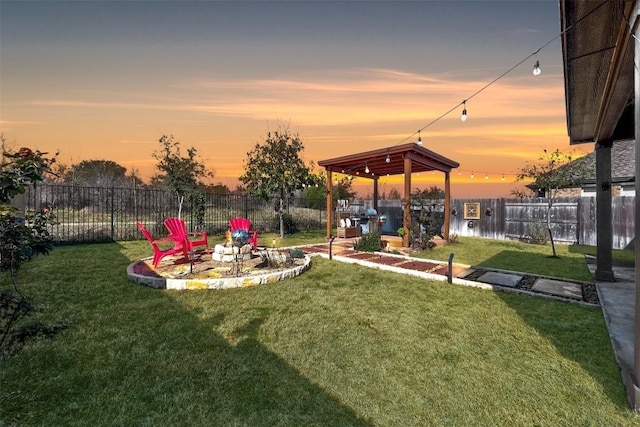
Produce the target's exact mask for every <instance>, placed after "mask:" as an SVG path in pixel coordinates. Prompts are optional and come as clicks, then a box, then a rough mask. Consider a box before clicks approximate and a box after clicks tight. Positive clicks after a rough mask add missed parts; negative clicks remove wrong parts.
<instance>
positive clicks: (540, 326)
mask: <svg viewBox="0 0 640 427" xmlns="http://www.w3.org/2000/svg"><path fill="white" fill-rule="evenodd" d="M525 255H526V257H527V258H528V259H527V260H525V259H522V260H521V262H522V263H523V264H522V265H530V264H531V263H532V262H540V261H542V260H546V262H547V263H549V264H550V265H553V264H554V263H559V262H562V260H563V259H564V258H560V259H556V258H548V257H547V256H546V255H543V254H525ZM519 256H521V254H519V253H516V254H502V253H501V254H498V255H496V256H495V257H493V258H490V259H487V260H485V261H484V262H483V263H482V264H483V265H486V266H492V267H495V266H496V265H500V263H501V262H503V261H504V259H511V261H510V262H513V260H514V259H517V257H519ZM531 257H538V258H540V260H532V259H531ZM500 258H502V260H501V259H500ZM525 263H526V264H525ZM511 265H517V264H511ZM554 268H557V266H554V267H553V268H551V269H550V272H549V273H548V275H549V276H554V275H555V276H556V277H557V276H559V275H558V274H553V271H554ZM585 268H586V263H585ZM508 269H509V270H512V271H513V270H514V269H513V267H510V268H508ZM496 294H497V295H498V297H500V298H501V299H502V300H503V302H504V303H505V304H506V305H507V306H508V307H510V308H511V309H513V310H514V312H515V313H517V314H518V316H519V317H520V318H521V319H522V320H523V321H524V322H526V324H527V325H529V326H530V327H532V328H534V329H535V330H536V332H538V333H539V334H540V335H541V336H543V337H545V338H546V339H547V340H548V341H549V342H550V343H552V344H553V346H554V347H555V348H556V349H557V350H558V352H559V353H560V354H561V355H562V356H563V357H566V358H567V359H569V360H572V361H574V362H576V363H578V364H579V365H580V366H581V367H582V369H584V370H585V372H587V373H588V374H589V375H590V376H591V377H592V378H593V379H595V380H596V381H597V382H598V383H599V384H600V385H601V386H602V389H603V390H604V393H605V394H606V395H607V397H608V398H610V399H611V401H612V402H615V404H616V405H618V406H619V407H620V408H625V409H626V408H627V404H626V397H625V392H624V388H623V385H622V382H621V380H620V375H619V372H618V369H617V366H616V362H615V357H614V355H613V353H612V349H611V344H610V341H609V336H608V333H607V328H606V325H605V324H604V319H603V317H602V313H601V311H600V309H599V308H594V307H584V306H579V305H576V304H570V303H566V302H559V301H550V300H547V299H542V298H535V297H530V296H520V295H515V294H512V293H508V292H497V293H496Z"/></svg>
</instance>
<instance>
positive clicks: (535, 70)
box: [533, 60, 542, 76]
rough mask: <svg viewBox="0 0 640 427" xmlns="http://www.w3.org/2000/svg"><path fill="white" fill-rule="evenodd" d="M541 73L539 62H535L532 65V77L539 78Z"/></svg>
mask: <svg viewBox="0 0 640 427" xmlns="http://www.w3.org/2000/svg"><path fill="white" fill-rule="evenodd" d="M540 73H542V69H541V68H540V61H538V60H536V63H535V64H533V75H534V76H539V75H540Z"/></svg>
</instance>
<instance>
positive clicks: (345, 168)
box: [318, 143, 460, 247]
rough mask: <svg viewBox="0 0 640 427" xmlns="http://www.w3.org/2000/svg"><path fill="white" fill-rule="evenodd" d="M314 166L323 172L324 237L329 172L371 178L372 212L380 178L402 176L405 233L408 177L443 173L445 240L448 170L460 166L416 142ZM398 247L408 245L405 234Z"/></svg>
mask: <svg viewBox="0 0 640 427" xmlns="http://www.w3.org/2000/svg"><path fill="white" fill-rule="evenodd" d="M318 164H319V165H320V166H323V167H324V168H325V169H326V171H327V238H329V237H330V236H331V232H332V230H333V223H332V217H333V215H332V214H333V200H332V197H331V189H332V187H333V177H332V173H333V172H336V173H343V174H350V175H352V176H356V177H358V178H367V179H371V180H372V181H373V208H374V209H375V210H376V211H377V210H378V179H379V178H380V177H381V176H390V175H401V174H404V195H403V203H402V204H403V209H404V214H403V227H404V228H405V230H408V229H409V227H410V225H411V206H410V198H411V174H412V173H414V172H415V173H418V172H430V171H439V172H443V173H444V177H445V178H444V195H445V197H444V237H445V239H448V238H449V224H450V217H449V212H450V206H451V177H450V174H451V169H455V168H457V167H458V166H460V164H459V163H458V162H455V161H453V160H450V159H447V158H446V157H444V156H441V155H440V154H437V153H434V152H433V151H431V150H428V149H426V148H424V147H422V146H421V145H418V144H416V143H409V144H403V145H396V146H393V147H388V148H380V149H377V150H372V151H367V152H364V153H357V154H351V155H348V156H342V157H336V158H334V159H328V160H321V161H319V162H318ZM367 171H368V172H367ZM402 246H405V247H407V246H409V233H404V236H403V238H402Z"/></svg>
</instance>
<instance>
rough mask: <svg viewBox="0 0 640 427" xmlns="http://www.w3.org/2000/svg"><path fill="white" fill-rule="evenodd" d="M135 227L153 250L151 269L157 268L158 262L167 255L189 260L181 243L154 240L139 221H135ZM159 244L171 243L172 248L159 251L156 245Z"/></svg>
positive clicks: (171, 240) (172, 240)
mask: <svg viewBox="0 0 640 427" xmlns="http://www.w3.org/2000/svg"><path fill="white" fill-rule="evenodd" d="M136 225H137V226H138V228H139V229H140V231H142V234H144V237H146V238H147V240H148V241H149V243H151V247H152V248H153V268H158V264H160V260H161V259H162V258H164V257H167V256H169V255H176V254H180V253H181V254H182V255H183V256H184V258H185V259H189V254H188V253H187V248H186V247H185V246H184V244H183V242H182V241H176V240H175V239H173V238H168V237H163V238H160V239H154V238H153V237H152V236H151V234H150V233H149V231H147V229H146V228H145V226H144V224H142V223H141V222H140V221H136ZM159 243H173V248H170V249H161V248H160V246H159V245H158V244H159Z"/></svg>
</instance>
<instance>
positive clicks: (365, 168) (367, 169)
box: [364, 163, 369, 173]
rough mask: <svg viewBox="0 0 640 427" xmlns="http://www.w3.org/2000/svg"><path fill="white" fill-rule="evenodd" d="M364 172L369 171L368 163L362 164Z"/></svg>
mask: <svg viewBox="0 0 640 427" xmlns="http://www.w3.org/2000/svg"><path fill="white" fill-rule="evenodd" d="M364 173H369V165H368V164H366V163H365V164H364Z"/></svg>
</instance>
